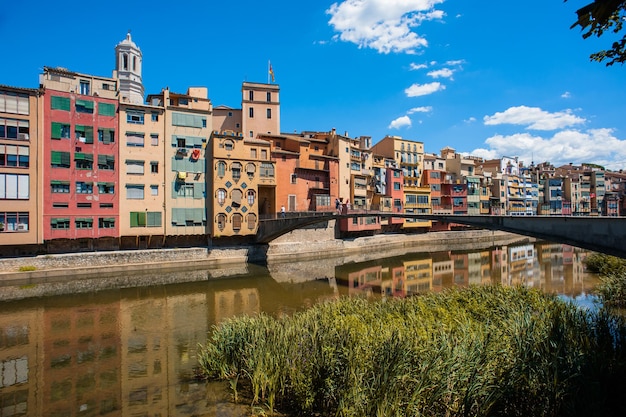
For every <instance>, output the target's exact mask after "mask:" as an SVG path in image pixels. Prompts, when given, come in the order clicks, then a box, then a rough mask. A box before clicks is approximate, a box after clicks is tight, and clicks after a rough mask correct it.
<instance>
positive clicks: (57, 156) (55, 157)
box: [51, 151, 61, 165]
mask: <svg viewBox="0 0 626 417" xmlns="http://www.w3.org/2000/svg"><path fill="white" fill-rule="evenodd" d="M51 158H52V165H61V152H57V151H52V154H51Z"/></svg>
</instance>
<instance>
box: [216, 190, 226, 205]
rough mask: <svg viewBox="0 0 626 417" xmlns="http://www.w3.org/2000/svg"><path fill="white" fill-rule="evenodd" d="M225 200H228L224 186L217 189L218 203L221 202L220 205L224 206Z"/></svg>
mask: <svg viewBox="0 0 626 417" xmlns="http://www.w3.org/2000/svg"><path fill="white" fill-rule="evenodd" d="M224 201H226V190H225V189H223V188H220V189H219V190H217V204H219V205H220V206H223V205H224Z"/></svg>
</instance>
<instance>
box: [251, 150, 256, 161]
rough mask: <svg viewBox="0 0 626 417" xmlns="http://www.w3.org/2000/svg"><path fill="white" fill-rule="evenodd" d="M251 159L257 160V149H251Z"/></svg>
mask: <svg viewBox="0 0 626 417" xmlns="http://www.w3.org/2000/svg"><path fill="white" fill-rule="evenodd" d="M250 158H252V159H256V148H251V149H250Z"/></svg>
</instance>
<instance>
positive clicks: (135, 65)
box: [133, 56, 137, 71]
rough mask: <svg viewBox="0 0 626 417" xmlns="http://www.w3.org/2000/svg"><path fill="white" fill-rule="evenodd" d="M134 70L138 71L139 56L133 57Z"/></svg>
mask: <svg viewBox="0 0 626 417" xmlns="http://www.w3.org/2000/svg"><path fill="white" fill-rule="evenodd" d="M133 71H137V57H136V56H134V57H133Z"/></svg>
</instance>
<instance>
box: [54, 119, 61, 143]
mask: <svg viewBox="0 0 626 417" xmlns="http://www.w3.org/2000/svg"><path fill="white" fill-rule="evenodd" d="M62 130H63V123H58V122H52V139H61V132H62Z"/></svg>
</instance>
